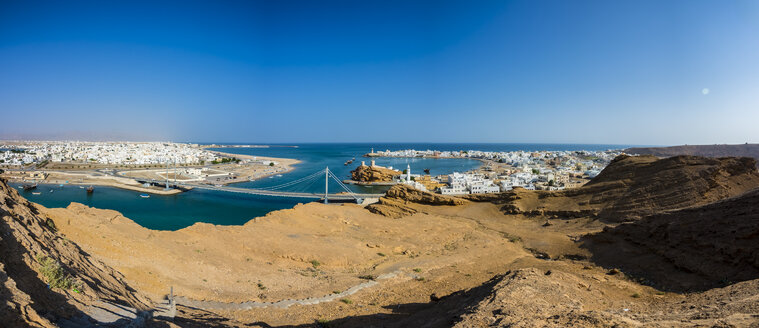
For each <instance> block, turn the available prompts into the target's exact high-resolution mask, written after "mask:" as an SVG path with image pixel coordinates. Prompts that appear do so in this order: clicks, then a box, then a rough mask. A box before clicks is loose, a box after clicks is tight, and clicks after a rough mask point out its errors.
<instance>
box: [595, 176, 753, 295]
mask: <svg viewBox="0 0 759 328" xmlns="http://www.w3.org/2000/svg"><path fill="white" fill-rule="evenodd" d="M584 247H586V248H588V249H589V250H591V252H592V253H593V258H592V260H593V261H594V262H596V263H598V264H600V265H603V266H605V267H609V268H620V269H621V270H622V271H624V272H626V273H628V274H631V275H634V276H638V277H641V278H644V279H645V280H646V282H648V283H649V284H652V285H655V286H657V287H659V288H662V289H667V290H675V291H687V290H704V289H708V288H713V287H718V286H724V285H726V284H729V283H733V282H737V281H744V280H750V279H757V278H759V190H756V191H752V192H749V193H747V194H744V195H741V196H738V197H734V198H730V199H727V200H723V201H719V202H716V203H713V204H709V205H706V206H701V207H695V208H689V209H685V210H680V211H674V212H670V213H663V214H657V215H653V216H649V217H646V218H644V219H641V220H638V221H636V222H634V223H627V224H622V225H619V226H617V227H614V228H606V229H604V231H602V232H600V233H597V234H594V235H590V236H587V237H585V238H584Z"/></svg>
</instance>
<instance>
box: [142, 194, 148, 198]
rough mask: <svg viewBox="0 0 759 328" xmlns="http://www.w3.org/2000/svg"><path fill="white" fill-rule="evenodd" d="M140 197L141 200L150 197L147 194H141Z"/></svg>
mask: <svg viewBox="0 0 759 328" xmlns="http://www.w3.org/2000/svg"><path fill="white" fill-rule="evenodd" d="M140 197H142V198H150V195H148V194H141V195H140Z"/></svg>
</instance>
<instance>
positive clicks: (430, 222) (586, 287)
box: [2, 156, 759, 327]
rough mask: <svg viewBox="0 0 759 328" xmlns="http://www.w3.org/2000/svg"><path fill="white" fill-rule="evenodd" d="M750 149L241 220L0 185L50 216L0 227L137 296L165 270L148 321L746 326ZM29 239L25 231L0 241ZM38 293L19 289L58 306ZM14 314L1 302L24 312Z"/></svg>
mask: <svg viewBox="0 0 759 328" xmlns="http://www.w3.org/2000/svg"><path fill="white" fill-rule="evenodd" d="M755 165H756V163H755V161H753V160H752V159H750V158H723V159H708V158H699V157H674V158H668V159H657V158H654V157H650V156H641V157H625V156H622V157H619V158H618V159H616V160H615V161H614V162H613V163H612V164H611V165H609V167H607V169H606V170H604V171H603V172H602V173H601V174H600V175H599V176H598V177H597V178H596V179H594V180H592V181H591V182H590V183H588V184H587V185H586V186H583V187H581V188H577V189H574V190H566V191H557V192H545V191H527V190H519V189H518V190H514V191H512V192H508V193H503V194H499V195H486V196H469V197H466V199H463V198H454V197H447V196H441V195H435V194H430V193H426V192H421V191H418V190H415V189H412V188H409V187H406V186H400V185H398V186H395V187H393V188H392V189H391V190H390V191H389V192H388V193H387V195H386V196H385V197H383V198H382V199H381V200H380V202H379V203H377V204H374V205H370V206H368V207H366V208H364V207H361V206H358V205H353V204H342V205H324V204H318V203H310V204H303V205H298V206H296V207H295V208H293V209H289V210H282V211H276V212H272V213H270V214H268V215H266V216H264V217H260V218H255V219H252V220H251V221H249V222H248V223H246V224H245V225H242V226H215V225H210V224H201V223H198V224H195V225H193V226H191V227H188V228H185V229H182V230H179V231H153V230H148V229H145V228H143V227H140V226H139V225H137V224H135V223H134V222H132V221H131V220H129V219H128V218H125V217H123V216H122V215H120V214H119V213H117V212H115V211H110V210H100V209H94V208H89V207H86V206H83V205H81V204H71V205H70V206H68V207H67V208H60V209H47V208H43V207H41V206H38V205H35V204H31V203H28V202H26V201H25V200H23V199H21V198H20V197H18V195H17V194H16V193H15V191H12V190H8V189H7V187H6V188H5V189H3V192H5V193H7V194H8V195H10V199H11V202H16V203H19V204H23V205H14V206H10V205H4V206H5V207H4V209H5V211H6V213H7V214H5V215H4V217H7V218H8V219H5V221H4V222H12V221H13V220H15V219H13V218H15V217H16V216H18V215H22V214H23V215H22V216H27V215H28V216H33V217H37V218H39V220H40V221H39V222H46V218H48V217H49V218H50V219H51V221H52V224H50V225H54V226H55V227H56V229H57V232H53V231H49V230H50V229H49V228H45V226H47V223H45V224H43V223H36V225H35V224H32V227H35V226H39V227H38V228H34V229H38V230H39V229H42V230H45V231H42V232H40V231H37V230H34V231H32V230H30V229H29V228H28V227H26V225H27V224H26V223H23V222H24V221H23V220H21V221H19V220H16V221H14V222H19V223H17V224H18V225H14V226H10V227H9V228H8V229H7V231H8V232H10V233H13V234H15V235H17V236H19V238H17V239H21V236H34V237H35V238H38V236H42V235H46V234H48V235H50V236H58V237H50V238H52V239H53V240H56V238H58V239H61V240H66V241H67V243H69V244H70V245H71V246H66V247H81V251H80V252H78V254H81V255H80V256H82V257H83V258H82V259H79V260H78V261H84V260H83V259H86V260H87V261H89V263H100V264H98V265H97V266H98V267H99V268H105V269H101V271H97V270H94V269H87V267H82V269H79V267H76V266H71V267H69V268H71V271H72V273H75V274H76V275H77V276H82V277H89V276H95V277H99V278H98V279H104V280H105V281H112V282H109V285H108V286H111V285H113V286H115V287H109V288H108V289H106V292H107V293H110V294H107V293H106V292H102V293H101V294H102V295H106V296H108V297H112V298H115V299H120V300H121V299H123V300H124V301H125V302H127V303H128V304H131V305H133V306H136V307H137V306H140V304H143V303H144V304H147V303H150V302H155V301H156V300H160V299H161V298H162V297H163V296H164V295H165V294H166V293H167V292H168V290H169V288H170V287H174V292H175V293H176V294H177V295H179V296H181V300H183V301H180V304H179V306H178V310H179V312H178V314H177V317H176V318H174V320H173V322H170V321H167V320H152V321H150V322H147V323H146V324H148V325H153V326H158V327H161V326H171V325H178V326H181V327H205V326H216V327H226V326H232V327H237V326H239V327H242V326H246V327H248V326H253V327H256V326H258V327H273V326H303V327H325V326H329V327H450V326H457V327H483V326H494V327H566V326H580V327H612V326H616V327H638V326H653V327H697V326H719V327H752V326H759V269H758V268H759V262H758V260H757V259H758V258H757V254H759V213H757V204H758V203H757V201H758V200H759V199H758V198H757V197H758V196H759V191H757V190H756V188H758V187H759V173H757V171H756V166H755ZM8 203H9V201H8V200H7V197H6V201H5V203H4V204H8ZM43 218H45V219H43ZM25 229H26V230H25ZM3 233H4V235H3V238H4V240H5V234H6V232H3ZM29 238H31V237H29ZM64 238H65V239H64ZM76 244H78V245H79V246H75V245H76ZM45 245H46V247H47V248H54V247H55V248H56V249H57V247H59V246H58V244H55V241H52V242H49V243H48V244H45ZM4 246H5V245H4ZM26 248H29V249H34V246H24V247H20V248H16V249H12V248H6V247H3V249H2V251H3V252H8V253H9V254H8V255H12V254H16V253H20V254H23V253H24V249H26ZM11 249H12V251H11ZM48 251H49V250H48ZM3 255H4V256H5V255H6V254H5V253H4V254H3ZM55 256H56V257H58V255H55ZM28 257H29V258H33V256H31V255H29V256H28ZM4 259H5V257H4ZM63 261H65V260H63ZM9 263H11V262H9V261H6V260H3V264H4V265H5V268H6V269H7V268H8V267H10V266H9ZM24 263H26V264H23V265H25V266H26V267H27V268H30V270H36V269H35V268H36V266H35V265H34V264H33V260H30V259H27V260H26V262H24ZM13 266H14V267H15V266H19V264H13ZM108 268H113V269H112V271H102V270H111V269H108ZM6 272H11V271H8V270H6ZM103 272H105V273H103ZM104 274H106V275H107V276H108V277H102V275H104ZM122 274H123V279H121V278H120V277H121V275H122ZM8 275H9V276H11V278H13V279H19V278H18V277H20V276H19V275H18V274H15V273H14V274H10V273H9V274H8ZM83 279H86V278H83ZM109 279H110V280H109ZM6 285H7V284H6ZM127 285H128V286H132V287H133V288H134V289H135V291H130V290H131V289H127V287H125V286H127ZM42 286H44V285H42ZM118 286H123V287H118ZM91 288H94V287H91ZM28 289H29V288H20V289H19V290H21V291H24V290H28ZM32 290H34V289H32ZM40 290H44V288H42V289H40ZM5 291H10V293H11V294H13V295H21V294H20V293H19V292H16V291H15V290H13V289H12V288H10V287H5ZM108 291H110V292H108ZM46 293H52V294H56V295H57V294H61V292H60V291H58V290H52V291H46ZM130 293H131V294H130ZM138 293H140V294H138ZM83 294H85V295H101V294H95V292H91V291H89V290H87V291H85V293H83ZM63 295H64V296H65V297H77V295H80V294H76V295H72V296H67V295H68V294H66V293H63ZM141 295H145V296H141ZM103 297H105V296H103ZM146 297H147V298H150V300H143V299H144V298H146ZM16 298H18V297H16ZM39 299H43V301H36V300H34V297H32V301H28V302H26V303H23V302H20V301H17V304H28V306H31V307H32V308H33V309H37V311H39V309H47V308H48V307H49V306H55V305H54V304H49V303H45V301H44V298H39ZM71 302H73V301H72V300H71V299H69V298H66V301H65V302H64V303H67V304H68V303H71ZM182 302H184V303H182ZM31 304H34V305H31ZM183 304H184V305H183ZM22 306H23V305H22ZM145 306H148V305H145ZM27 312H28V311H27ZM19 313H24V312H23V311H16V312H8V314H3V315H4V318H5V317H18V318H20V319H18V320H20V321H19V322H22V321H25V322H31V321H32V320H36V319H33V318H32V316H29V315H26V316H25V317H24V316H21V315H19ZM62 316H65V313H60V314H57V315H56V316H53V317H52V318H53V319H50V320H55V318H59V317H62Z"/></svg>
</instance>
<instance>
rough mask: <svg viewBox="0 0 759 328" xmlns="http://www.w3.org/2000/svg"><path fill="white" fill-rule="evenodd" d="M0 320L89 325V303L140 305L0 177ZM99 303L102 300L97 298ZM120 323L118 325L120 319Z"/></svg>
mask: <svg viewBox="0 0 759 328" xmlns="http://www.w3.org/2000/svg"><path fill="white" fill-rule="evenodd" d="M0 295H1V296H2V299H3V300H5V304H4V305H3V307H2V310H0V322H2V323H3V325H7V326H9V327H22V326H32V327H57V326H59V325H62V324H68V325H69V326H81V325H84V326H86V325H88V324H94V322H95V321H91V320H89V319H91V318H90V315H91V313H92V311H91V307H92V306H93V305H100V304H117V305H123V306H127V307H130V308H134V309H137V310H146V309H148V308H149V307H150V301H149V300H148V299H147V298H145V297H144V296H142V295H141V294H139V293H137V292H136V291H135V290H133V289H132V288H130V287H129V286H128V285H127V284H126V283H125V282H124V279H123V277H122V275H121V274H120V273H119V272H117V271H115V270H113V269H112V268H110V267H108V266H107V265H105V264H104V263H102V262H100V261H99V260H97V259H95V258H93V257H90V256H89V255H88V254H87V253H85V252H84V251H82V249H81V248H79V246H78V245H76V244H75V243H73V242H72V241H70V240H68V239H67V238H65V237H64V236H62V235H61V234H60V233H58V232H57V229H56V227H55V224H54V223H53V221H52V220H50V219H49V218H47V217H45V216H43V215H42V214H41V213H40V212H39V211H38V209H37V208H36V205H35V204H32V203H30V202H29V201H27V200H26V199H24V198H23V197H21V196H19V194H18V192H17V191H16V190H14V189H13V188H11V187H9V186H8V185H7V184H6V182H5V181H4V180H0ZM103 302H105V303H103ZM120 324H124V322H121V323H120Z"/></svg>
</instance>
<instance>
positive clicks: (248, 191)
mask: <svg viewBox="0 0 759 328" xmlns="http://www.w3.org/2000/svg"><path fill="white" fill-rule="evenodd" d="M178 185H179V186H183V187H192V188H198V189H205V190H220V191H228V192H236V193H242V194H250V195H263V196H276V197H291V198H311V199H322V198H324V194H323V193H321V194H319V193H306V192H289V191H276V190H262V189H253V188H239V187H229V186H222V187H217V186H210V185H202V184H178ZM382 196H384V194H352V195H350V194H344V193H340V194H329V195H327V198H328V199H334V200H352V199H355V198H362V199H365V198H379V197H382Z"/></svg>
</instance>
